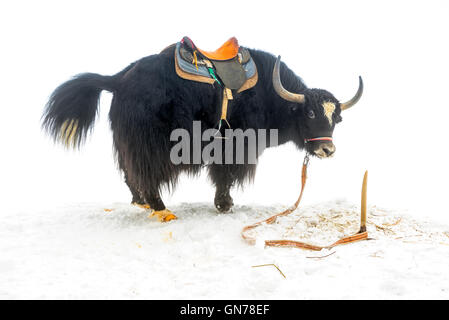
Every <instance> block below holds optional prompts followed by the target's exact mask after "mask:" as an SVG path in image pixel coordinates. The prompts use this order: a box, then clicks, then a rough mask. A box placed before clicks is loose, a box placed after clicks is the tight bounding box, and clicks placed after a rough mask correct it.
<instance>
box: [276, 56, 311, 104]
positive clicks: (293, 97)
mask: <svg viewBox="0 0 449 320" xmlns="http://www.w3.org/2000/svg"><path fill="white" fill-rule="evenodd" d="M280 69H281V56H278V58H277V60H276V64H275V65H274V69H273V87H274V90H275V91H276V93H277V94H278V95H279V96H280V97H281V98H283V99H285V100H287V101H291V102H297V103H304V101H305V97H304V95H303V94H298V93H291V92H290V91H287V90H286V89H285V88H284V87H283V86H282V83H281V74H280Z"/></svg>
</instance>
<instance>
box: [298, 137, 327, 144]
mask: <svg viewBox="0 0 449 320" xmlns="http://www.w3.org/2000/svg"><path fill="white" fill-rule="evenodd" d="M304 141H305V142H306V143H307V142H311V141H333V139H332V137H317V138H311V139H305V140H304Z"/></svg>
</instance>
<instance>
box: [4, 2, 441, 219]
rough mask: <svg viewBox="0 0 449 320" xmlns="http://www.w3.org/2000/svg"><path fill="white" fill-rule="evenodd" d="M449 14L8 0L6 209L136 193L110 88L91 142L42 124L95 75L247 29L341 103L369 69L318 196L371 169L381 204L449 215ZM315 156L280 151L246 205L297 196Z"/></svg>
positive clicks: (379, 5) (419, 8) (320, 177)
mask: <svg viewBox="0 0 449 320" xmlns="http://www.w3.org/2000/svg"><path fill="white" fill-rule="evenodd" d="M448 17H449V5H448V3H447V1H429V0H426V1H371V2H368V1H308V2H305V1H291V2H288V1H257V2H252V1H247V2H243V1H226V3H224V2H212V1H207V2H191V1H182V2H177V3H173V2H168V1H167V2H164V1H155V2H151V1H142V2H139V1H126V2H123V1H120V2H118V1H14V2H6V1H3V2H2V3H1V4H0V30H1V31H0V32H1V47H2V49H1V50H0V57H1V59H0V82H1V83H0V88H1V89H0V90H1V91H0V95H1V96H0V97H1V99H0V106H1V117H0V140H1V144H0V145H1V157H0V161H1V165H0V170H1V185H0V187H1V190H0V197H1V201H2V209H1V210H10V209H13V208H15V209H23V208H52V207H54V206H56V205H66V204H68V203H85V202H102V203H108V202H110V203H115V202H121V203H127V202H129V201H130V200H131V195H130V193H129V191H128V190H127V187H126V186H125V184H124V183H123V182H122V178H121V176H120V173H119V172H118V170H117V168H116V166H115V164H114V162H113V157H112V140H111V133H110V130H109V124H108V121H107V113H108V110H109V105H110V101H111V94H110V93H107V92H103V94H102V98H101V112H100V117H99V119H97V120H98V121H97V123H96V127H95V130H94V134H93V136H92V137H91V139H89V140H88V142H87V144H86V145H85V146H84V147H83V148H82V149H81V151H70V152H68V151H65V150H64V149H63V148H62V147H60V146H55V145H53V143H52V141H51V139H49V138H47V137H45V136H44V133H43V132H42V131H41V130H40V116H41V114H42V111H43V108H44V105H45V103H46V100H47V99H48V97H49V95H50V94H51V92H52V90H54V89H55V88H56V87H57V86H58V85H59V84H61V83H62V82H63V81H66V80H68V79H69V78H70V77H71V76H73V75H75V74H78V73H81V72H96V73H100V74H105V75H108V74H114V73H116V72H118V71H120V70H121V69H123V68H124V67H126V66H127V65H128V64H129V63H131V62H133V61H135V60H137V59H139V58H141V57H143V56H147V55H150V54H154V53H158V52H159V51H160V50H162V49H163V48H164V47H166V46H167V45H169V44H172V43H174V42H177V41H179V40H180V39H181V38H182V37H183V36H185V35H187V36H189V37H190V38H192V39H193V40H194V41H195V42H196V44H197V45H198V46H200V47H203V48H204V49H206V50H207V49H209V50H211V49H215V48H216V47H218V46H219V45H221V44H222V43H223V42H224V41H226V40H227V39H228V38H230V37H231V36H236V37H237V38H238V40H239V43H240V44H241V45H244V46H247V47H250V48H257V49H263V50H265V51H268V52H271V53H273V54H275V55H278V54H280V55H282V59H283V60H284V61H285V62H286V63H287V65H288V66H289V67H290V68H291V69H292V70H294V71H295V72H296V73H297V74H298V75H299V76H301V77H302V78H303V79H304V80H305V82H306V84H307V85H308V86H310V87H318V88H324V89H326V90H329V91H330V92H332V93H333V94H334V95H335V96H336V97H338V98H339V99H341V100H347V99H349V98H350V97H352V95H353V94H354V93H355V91H356V89H357V84H358V82H357V76H358V75H362V76H363V79H364V82H365V92H364V95H363V98H362V99H361V101H360V102H359V104H358V105H357V106H355V107H354V108H352V109H351V110H348V111H346V112H345V113H344V114H343V118H344V120H343V122H342V123H341V124H340V125H338V127H337V129H336V130H335V133H334V137H335V144H336V147H337V153H336V155H335V157H334V158H333V159H330V160H318V159H313V161H312V163H311V167H310V179H309V184H308V189H307V192H306V195H305V198H304V201H305V203H308V204H310V203H316V202H321V201H328V200H333V199H340V198H346V199H349V200H350V201H352V202H354V203H358V201H359V194H360V184H361V180H362V176H363V172H364V170H365V169H368V170H369V201H370V204H375V205H379V206H385V207H388V208H401V209H407V210H410V212H412V213H413V214H416V215H419V216H421V217H423V218H424V217H426V218H429V219H435V220H446V221H448V220H449V212H448V211H449V210H448V209H447V201H446V198H447V181H448V178H449V175H448V170H447V154H448V152H447V123H448V121H449V110H448V109H449V103H448V94H447V88H448V87H449V81H448V74H449V62H448V57H449V46H448V30H449V22H448ZM280 112H282V110H280ZM302 156H303V154H302V153H300V152H298V151H297V150H295V148H294V147H293V145H285V146H282V147H279V148H277V149H274V150H268V151H267V152H266V154H264V156H263V157H262V158H261V161H260V166H259V168H258V173H257V176H256V181H255V185H254V186H249V187H248V188H247V189H246V190H245V191H241V190H234V192H233V195H234V202H235V203H236V204H242V203H254V204H267V203H280V204H286V205H287V204H290V203H292V202H294V200H295V199H296V196H297V194H298V192H299V175H300V164H301V161H302ZM213 195H214V191H213V189H212V187H211V185H210V184H209V182H208V181H207V178H206V175H205V174H204V175H203V176H202V177H201V178H199V179H190V178H183V179H182V181H181V183H180V185H179V188H178V189H177V191H176V192H175V193H174V194H173V195H172V196H170V195H168V194H165V195H164V200H165V202H166V204H167V206H168V207H169V208H170V206H171V205H174V204H177V203H179V202H199V201H201V202H207V201H209V202H210V204H211V206H212V205H213ZM0 214H1V213H0Z"/></svg>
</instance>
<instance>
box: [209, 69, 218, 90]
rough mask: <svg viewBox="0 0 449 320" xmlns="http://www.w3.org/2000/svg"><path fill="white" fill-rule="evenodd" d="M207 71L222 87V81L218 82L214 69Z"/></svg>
mask: <svg viewBox="0 0 449 320" xmlns="http://www.w3.org/2000/svg"><path fill="white" fill-rule="evenodd" d="M207 69H208V70H209V74H210V75H211V77H212V78H214V79H215V81H217V82H218V84H219V85H220V86H221V83H220V81H218V79H217V77H216V76H215V73H214V69H212V68H207Z"/></svg>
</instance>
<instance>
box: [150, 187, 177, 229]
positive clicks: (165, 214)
mask: <svg viewBox="0 0 449 320" xmlns="http://www.w3.org/2000/svg"><path fill="white" fill-rule="evenodd" d="M145 200H146V202H147V203H148V204H149V205H150V207H151V208H152V209H153V212H152V213H151V214H150V215H149V217H157V218H158V220H159V221H161V222H167V221H170V220H174V219H177V217H176V216H175V215H174V214H173V212H171V211H170V210H168V209H167V208H166V207H165V204H164V202H163V201H162V199H161V196H160V195H159V193H158V192H154V193H153V192H145Z"/></svg>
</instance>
